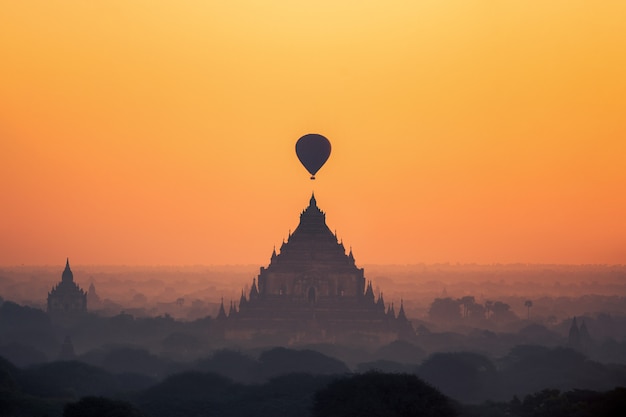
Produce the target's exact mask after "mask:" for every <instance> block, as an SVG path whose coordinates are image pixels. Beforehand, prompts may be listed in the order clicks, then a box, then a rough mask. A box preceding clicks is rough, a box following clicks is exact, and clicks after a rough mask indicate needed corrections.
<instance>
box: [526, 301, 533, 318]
mask: <svg viewBox="0 0 626 417" xmlns="http://www.w3.org/2000/svg"><path fill="white" fill-rule="evenodd" d="M524 305H525V306H526V308H528V320H530V308H531V307H532V306H533V302H532V301H530V300H526V302H525V303H524Z"/></svg>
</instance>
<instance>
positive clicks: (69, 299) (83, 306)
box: [48, 258, 87, 317]
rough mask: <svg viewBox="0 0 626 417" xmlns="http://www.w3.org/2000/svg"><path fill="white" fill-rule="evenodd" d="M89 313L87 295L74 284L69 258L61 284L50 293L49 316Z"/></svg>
mask: <svg viewBox="0 0 626 417" xmlns="http://www.w3.org/2000/svg"><path fill="white" fill-rule="evenodd" d="M86 312H87V293H86V292H85V291H84V290H83V289H81V288H80V287H79V286H78V284H76V283H75V282H74V274H73V273H72V270H71V269H70V260H69V258H68V259H67V261H66V262H65V269H64V270H63V274H62V275H61V282H59V283H58V284H57V285H55V286H54V287H52V290H50V292H49V293H48V314H50V315H52V316H67V317H71V316H76V315H80V314H82V313H86Z"/></svg>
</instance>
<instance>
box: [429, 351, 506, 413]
mask: <svg viewBox="0 0 626 417" xmlns="http://www.w3.org/2000/svg"><path fill="white" fill-rule="evenodd" d="M418 375H419V376H420V377H421V378H424V380H426V381H428V382H429V383H430V384H433V386H435V387H437V388H438V389H440V390H441V392H443V393H444V394H446V395H449V396H450V397H452V398H454V399H457V400H459V401H463V402H480V401H482V400H483V399H484V398H490V397H492V398H493V397H494V396H496V395H497V394H498V393H497V390H498V387H499V383H498V382H499V380H498V373H497V371H496V368H495V366H494V365H493V363H491V361H490V360H489V359H488V358H486V357H485V356H482V355H479V354H476V353H470V352H453V353H435V354H433V355H432V356H430V357H429V358H428V359H426V361H424V363H423V364H422V365H421V366H420V367H419V369H418Z"/></svg>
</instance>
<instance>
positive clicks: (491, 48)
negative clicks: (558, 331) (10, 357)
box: [0, 0, 626, 265]
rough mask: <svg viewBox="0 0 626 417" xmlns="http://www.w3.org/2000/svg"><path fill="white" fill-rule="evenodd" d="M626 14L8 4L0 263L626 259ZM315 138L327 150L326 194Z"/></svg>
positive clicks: (2, 60)
mask: <svg viewBox="0 0 626 417" xmlns="http://www.w3.org/2000/svg"><path fill="white" fill-rule="evenodd" d="M624 22H626V2H623V1H610V0H606V1H601V2H599V1H571V0H567V1H557V0H554V1H541V2H539V1H537V2H529V1H526V0H520V1H507V2H498V1H486V0H485V1H466V0H463V1H461V0H459V1H441V0H431V1H428V0H424V1H396V2H381V1H358V2H357V1H345V2H337V1H316V2H286V1H271V0H265V1H238V2H208V1H200V0H197V1H191V0H186V1H176V2H172V1H156V0H143V1H139V0H136V1H132V2H129V1H126V0H119V1H117V0H115V1H113V0H108V1H106V2H86V1H82V0H81V1H78V0H77V1H69V0H66V1H28V0H24V1H5V2H2V5H0V52H1V53H0V193H1V194H0V196H1V198H0V265H15V264H22V263H24V264H59V265H62V264H63V262H64V261H65V257H66V256H69V257H70V259H71V260H72V261H73V263H75V264H129V265H130V264H227V263H228V264H247V263H252V264H259V265H265V264H267V263H268V261H269V256H270V254H271V251H272V246H273V245H274V244H276V245H277V246H278V245H279V244H280V243H281V241H282V239H283V237H286V235H287V233H288V231H289V229H293V228H295V227H296V225H297V222H298V215H299V213H300V211H301V210H302V209H303V208H304V207H305V206H306V204H307V203H308V199H309V196H310V193H311V191H312V190H315V192H316V195H317V197H318V203H319V205H320V207H321V208H322V209H323V210H325V211H326V212H327V222H328V224H329V226H330V227H331V229H336V230H337V232H338V234H339V236H340V237H342V238H343V240H344V243H345V244H346V246H350V245H351V246H352V247H353V248H354V253H355V256H356V260H357V263H359V264H368V263H369V264H371V263H419V262H426V263H431V262H448V261H449V262H463V263H466V262H477V263H492V262H500V263H508V262H533V263H535V262H536V263H552V262H554V263H626V186H625V185H626V75H625V74H626V30H624ZM309 132H316V133H321V134H324V135H325V136H327V137H328V138H329V139H330V141H331V142H332V144H333V153H332V155H331V157H330V159H329V161H328V163H327V164H326V166H324V167H323V168H322V170H321V171H320V172H319V174H318V179H317V180H316V181H315V182H312V181H310V180H309V179H308V175H307V173H306V171H305V170H304V169H303V168H302V167H301V166H300V164H299V162H298V160H297V159H296V156H295V153H294V145H295V141H296V140H297V139H298V137H300V136H301V135H303V134H305V133H309Z"/></svg>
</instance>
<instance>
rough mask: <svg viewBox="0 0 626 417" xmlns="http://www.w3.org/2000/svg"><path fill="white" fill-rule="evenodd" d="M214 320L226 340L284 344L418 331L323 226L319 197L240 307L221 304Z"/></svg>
mask: <svg viewBox="0 0 626 417" xmlns="http://www.w3.org/2000/svg"><path fill="white" fill-rule="evenodd" d="M217 322H218V323H220V324H221V325H222V329H223V332H224V337H225V338H226V339H239V340H251V339H255V338H257V339H259V338H260V339H265V340H272V341H273V342H282V343H286V344H296V343H316V342H341V343H348V344H354V343H360V342H363V343H368V344H372V343H373V344H377V343H380V344H383V343H389V342H391V341H393V340H396V339H397V338H398V337H403V336H409V337H410V335H412V334H414V331H413V328H412V325H411V323H410V322H409V321H408V320H407V318H406V315H405V313H404V307H403V305H402V304H401V305H400V309H399V312H398V315H397V316H396V314H395V309H394V307H393V306H392V305H391V306H387V307H386V306H385V302H384V300H383V295H382V293H381V294H379V295H378V297H377V298H376V296H375V295H374V291H373V289H372V282H371V281H369V282H367V281H366V278H365V272H364V270H363V268H358V267H357V265H356V262H355V259H354V255H353V253H352V249H350V251H349V253H348V254H346V249H345V247H344V245H343V242H341V241H339V240H338V238H337V235H336V234H334V233H333V232H331V231H330V229H329V228H328V226H327V225H326V214H325V213H324V212H323V211H322V210H320V209H319V207H318V206H317V201H316V200H315V195H312V196H311V199H310V201H309V206H308V207H307V208H306V209H305V210H304V211H302V213H301V214H300V223H299V225H298V227H297V228H296V229H295V231H294V232H293V233H290V234H289V237H288V239H287V241H286V242H285V241H283V244H282V245H281V247H280V250H279V252H278V253H277V252H276V249H274V251H273V252H272V256H271V259H270V263H269V265H268V267H267V268H265V267H261V268H260V273H259V275H258V276H257V277H256V278H254V279H253V281H252V287H251V289H250V292H249V294H248V295H247V296H246V294H245V293H244V292H243V291H242V293H241V298H240V300H239V306H237V303H236V302H231V303H230V306H229V311H228V314H227V313H226V309H225V307H224V302H223V300H222V304H221V306H220V309H219V312H218V315H217Z"/></svg>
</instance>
